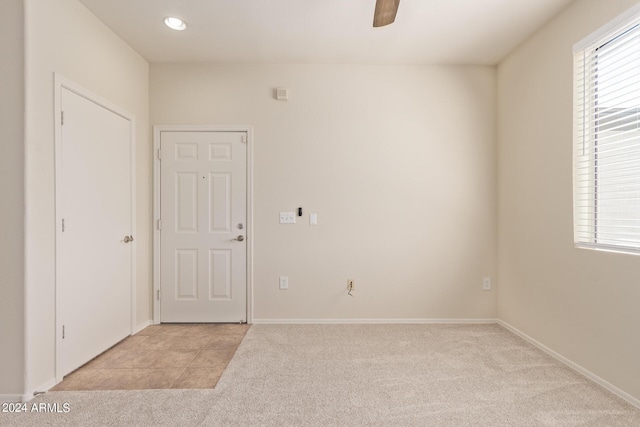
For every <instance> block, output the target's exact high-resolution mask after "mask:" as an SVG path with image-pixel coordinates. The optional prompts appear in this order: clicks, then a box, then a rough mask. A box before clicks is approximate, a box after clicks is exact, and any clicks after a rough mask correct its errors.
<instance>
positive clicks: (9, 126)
mask: <svg viewBox="0 0 640 427" xmlns="http://www.w3.org/2000/svg"><path fill="white" fill-rule="evenodd" d="M23 9H24V8H23V1H22V0H3V1H2V2H1V3H0V16H2V20H3V21H4V22H3V25H1V26H0V58H2V60H0V94H2V96H0V129H1V130H2V137H1V138H2V140H1V141H0V200H1V202H0V348H2V351H0V401H2V400H3V396H4V400H8V399H13V400H15V397H16V396H21V395H22V393H23V387H24V378H23V375H22V373H23V369H24V77H23V76H24V35H23V34H24V25H23V24H24V19H23Z"/></svg>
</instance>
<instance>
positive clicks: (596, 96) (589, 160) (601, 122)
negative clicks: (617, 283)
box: [574, 11, 640, 253]
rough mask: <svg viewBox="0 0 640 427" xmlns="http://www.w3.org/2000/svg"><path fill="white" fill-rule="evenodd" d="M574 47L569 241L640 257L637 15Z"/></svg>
mask: <svg viewBox="0 0 640 427" xmlns="http://www.w3.org/2000/svg"><path fill="white" fill-rule="evenodd" d="M617 21H621V22H619V23H616V24H615V25H612V24H610V25H609V26H607V27H606V28H605V29H603V30H601V31H599V32H598V33H597V34H596V35H592V36H590V38H588V39H587V40H585V41H583V42H581V43H579V44H578V45H576V47H575V48H574V85H575V86H574V114H575V118H574V126H575V128H574V241H575V243H576V245H577V246H581V247H590V248H596V249H610V250H618V251H625V252H638V253H640V16H638V14H637V11H636V13H635V16H633V17H631V18H627V19H624V20H621V19H619V20H617Z"/></svg>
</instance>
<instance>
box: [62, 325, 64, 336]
mask: <svg viewBox="0 0 640 427" xmlns="http://www.w3.org/2000/svg"><path fill="white" fill-rule="evenodd" d="M62 339H64V325H62Z"/></svg>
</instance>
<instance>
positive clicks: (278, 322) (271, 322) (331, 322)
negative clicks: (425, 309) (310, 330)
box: [251, 319, 498, 325]
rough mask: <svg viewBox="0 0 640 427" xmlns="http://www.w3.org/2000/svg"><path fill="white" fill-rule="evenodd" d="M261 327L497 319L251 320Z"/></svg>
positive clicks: (476, 321)
mask: <svg viewBox="0 0 640 427" xmlns="http://www.w3.org/2000/svg"><path fill="white" fill-rule="evenodd" d="M251 323H253V324H261V325H336V324H431V323H443V324H451V323H455V324H490V323H498V320H497V319H253V321H252V322H251Z"/></svg>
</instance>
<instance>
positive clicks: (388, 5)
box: [373, 0, 400, 27]
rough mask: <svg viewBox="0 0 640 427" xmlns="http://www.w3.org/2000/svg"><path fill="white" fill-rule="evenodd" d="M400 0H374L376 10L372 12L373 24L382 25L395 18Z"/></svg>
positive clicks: (391, 21)
mask: <svg viewBox="0 0 640 427" xmlns="http://www.w3.org/2000/svg"><path fill="white" fill-rule="evenodd" d="M398 5H400V0H376V10H375V12H374V13H373V26H374V27H384V26H385V25H389V24H391V23H393V21H395V20H396V13H398Z"/></svg>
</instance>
